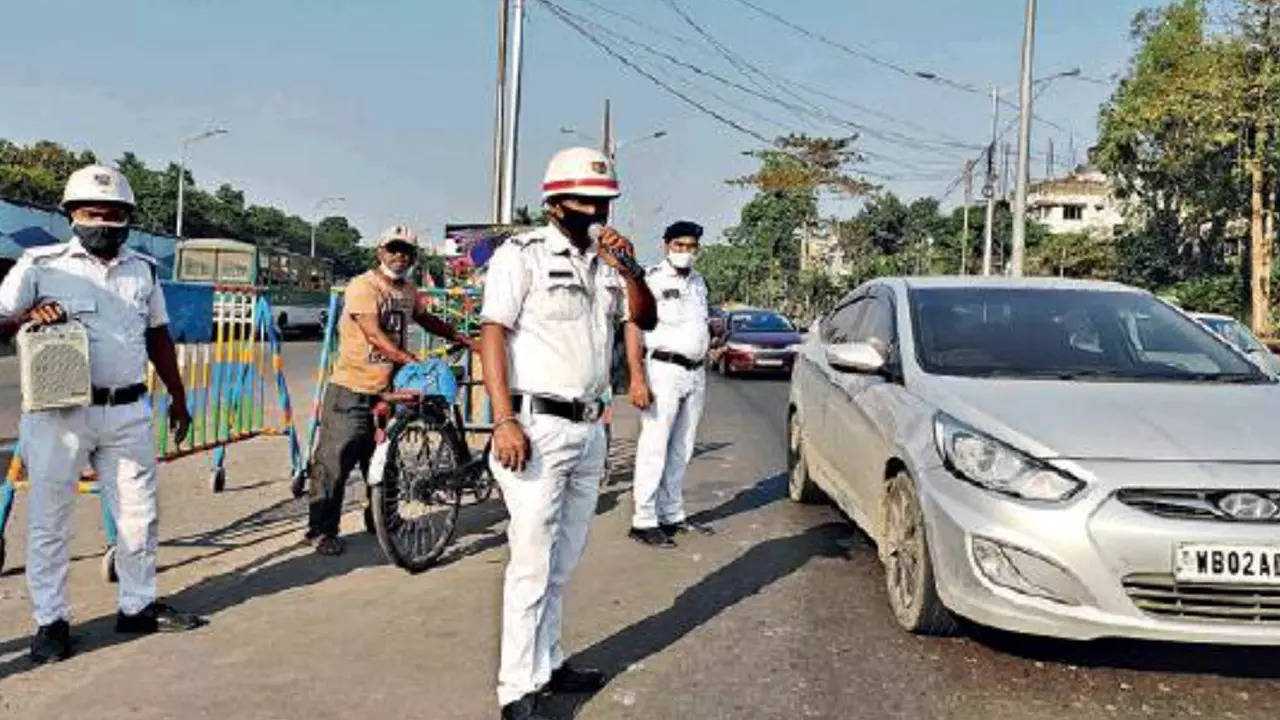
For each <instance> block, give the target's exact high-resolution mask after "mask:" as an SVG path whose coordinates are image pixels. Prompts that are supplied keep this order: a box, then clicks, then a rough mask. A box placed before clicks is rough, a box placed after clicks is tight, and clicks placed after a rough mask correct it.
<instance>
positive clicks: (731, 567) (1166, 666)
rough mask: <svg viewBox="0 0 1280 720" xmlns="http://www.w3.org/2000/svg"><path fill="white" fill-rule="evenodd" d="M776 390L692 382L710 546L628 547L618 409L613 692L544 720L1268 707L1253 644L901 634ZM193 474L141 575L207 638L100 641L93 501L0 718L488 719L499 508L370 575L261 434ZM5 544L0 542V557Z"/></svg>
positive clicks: (598, 604)
mask: <svg viewBox="0 0 1280 720" xmlns="http://www.w3.org/2000/svg"><path fill="white" fill-rule="evenodd" d="M295 349H298V350H301V349H302V346H301V344H299V345H297V346H295ZM305 365H306V363H305V362H301V363H300V366H305ZM785 399H786V384H785V382H778V381H769V380H733V381H723V380H721V379H719V378H718V377H713V378H712V380H711V398H710V402H709V404H708V410H707V416H706V420H705V422H704V425H703V429H702V432H701V435H700V439H699V445H698V454H697V457H696V459H695V461H694V464H693V466H692V468H691V471H690V476H689V482H688V492H687V498H688V502H689V505H690V509H691V510H693V511H695V512H696V513H697V514H696V515H695V519H698V520H701V521H704V522H708V523H710V524H711V525H712V526H714V527H715V528H716V529H717V530H718V534H717V535H715V536H714V537H701V536H697V537H689V538H687V539H683V540H682V541H681V545H680V547H679V548H678V549H676V550H672V551H658V550H652V549H649V548H644V547H641V546H638V545H636V544H635V543H634V542H631V541H630V540H628V539H627V538H626V536H625V532H626V528H627V526H628V523H629V515H630V496H629V493H628V489H629V483H630V477H629V472H628V469H629V465H630V458H629V457H628V453H629V452H630V450H631V449H632V448H633V447H634V435H635V430H636V417H635V415H634V413H633V412H631V411H626V410H623V411H621V412H620V413H619V418H618V432H617V437H618V442H617V444H616V446H615V448H614V449H615V466H616V472H615V474H614V476H613V477H612V478H611V480H610V482H609V483H608V484H607V485H606V486H605V487H604V488H603V492H602V495H601V501H600V506H599V509H598V513H597V518H596V521H595V524H594V526H593V529H592V536H591V541H590V545H589V547H588V549H587V553H586V557H585V558H584V561H583V563H582V566H581V567H580V568H579V571H578V573H577V575H576V577H575V579H574V581H573V583H572V585H571V587H570V591H569V597H568V601H567V608H566V619H565V637H566V641H567V646H568V647H569V648H571V649H572V650H573V651H574V660H575V661H578V662H582V663H587V664H595V665H598V666H601V667H604V668H606V669H608V670H609V671H611V672H612V673H614V677H613V679H612V681H611V682H610V683H609V685H608V687H606V688H605V689H604V690H603V691H602V692H600V693H598V694H596V695H594V696H591V697H576V698H563V699H559V700H557V701H556V702H555V703H554V704H553V707H552V710H553V712H554V714H555V716H556V717H562V718H567V717H580V718H636V719H640V718H644V719H656V718H671V719H673V720H675V719H681V720H683V719H685V718H700V719H701V718H964V719H968V718H973V719H975V720H976V719H978V718H983V719H986V718H1015V719H1020V718H1027V719H1031V718H1035V719H1036V720H1044V719H1048V718H1064V719H1066V718H1071V719H1073V720H1077V719H1079V718H1117V717H1119V718H1145V717H1158V718H1183V717H1209V718H1264V717H1265V718H1270V717H1273V716H1274V712H1275V710H1274V709H1275V707H1276V706H1278V705H1280V689H1278V687H1280V686H1278V685H1277V683H1276V681H1275V678H1276V677H1277V675H1280V652H1277V651H1273V650H1267V649H1234V648H1227V647H1206V646H1187V645H1169V644H1158V643H1135V642H1125V641H1108V642H1101V643H1069V642H1059V641H1051V640H1045V639H1038V638H1030V637H1022V636H1012V635H1008V634H1004V633H999V632H995V631H991V630H984V629H981V628H969V629H967V630H966V632H965V633H964V634H963V635H961V636H959V637H955V638H946V639H931V638H918V637H914V636H910V635H907V634H905V633H903V632H901V631H900V630H898V629H897V627H896V626H895V625H894V622H893V619H892V617H891V614H890V612H889V610H888V608H887V605H886V603H885V600H884V591H883V573H882V570H881V568H880V565H879V562H878V560H877V559H876V554H875V549H874V548H873V547H872V546H871V545H870V544H869V543H868V542H867V541H866V539H865V538H864V536H862V535H861V534H860V533H859V532H858V531H857V530H856V529H854V528H853V527H852V526H851V525H850V524H849V523H848V522H847V521H846V520H845V519H844V518H843V517H842V516H841V515H840V513H838V512H837V511H836V510H834V509H833V508H830V507H822V506H817V507H814V506H797V505H793V504H791V503H789V502H788V501H787V500H786V499H785V490H786V480H785V477H784V475H783V474H782V473H783V458H784V452H783V451H784V443H783V429H784V428H783V420H784V418H783V409H784V403H785ZM200 462H202V461H200V460H196V459H191V460H190V461H180V462H179V463H174V464H171V465H166V466H165V470H164V475H163V477H162V481H163V485H162V503H163V507H164V513H165V514H164V515H163V516H162V534H163V543H162V548H161V565H162V568H163V573H162V575H161V578H160V582H161V587H162V590H163V591H164V592H166V593H168V594H169V596H170V598H171V599H172V601H173V602H175V603H178V604H181V605H183V606H184V607H190V608H194V609H198V610H200V611H201V612H204V613H207V614H208V615H209V617H210V619H211V621H212V622H211V625H210V626H209V627H207V628H205V629H203V630H200V631H198V632H196V633H191V634H188V635H183V636H166V637H153V638H146V639H141V640H133V641H122V640H121V639H120V638H118V637H117V636H115V635H114V634H113V633H112V632H111V631H110V617H111V612H112V597H111V595H110V592H109V591H108V590H107V589H106V588H105V587H104V586H103V585H102V584H101V583H100V582H99V581H98V580H97V577H96V567H97V550H98V540H97V537H96V533H95V532H94V525H95V523H96V516H95V508H94V507H93V505H92V503H90V502H89V501H82V502H81V503H79V504H78V505H77V510H76V521H77V526H78V528H79V529H80V530H82V531H83V532H81V537H80V538H79V539H78V540H77V544H76V546H75V548H74V552H75V554H76V557H77V560H76V562H75V563H74V567H73V570H72V586H73V590H74V593H75V599H76V604H77V605H76V606H77V622H76V623H75V626H76V631H77V633H78V634H79V635H80V636H81V637H82V641H81V644H80V654H79V655H77V656H76V657H75V658H73V659H72V660H71V661H69V662H66V663H63V664H61V665H58V666H54V667H48V668H38V669H33V668H31V667H30V666H29V665H28V664H27V662H26V660H25V659H24V658H23V657H22V653H23V648H24V646H25V643H26V641H27V637H28V633H29V631H30V628H29V625H28V622H29V621H28V619H27V616H26V613H27V604H26V599H25V586H24V585H23V583H22V579H21V577H20V576H19V575H17V574H15V573H14V572H13V571H7V572H6V573H5V575H4V576H2V577H0V716H3V717H15V718H16V717H22V718H54V717H57V718H62V717H97V716H100V715H101V714H102V712H103V708H110V709H111V715H112V716H113V717H126V718H179V717H181V718H184V719H185V718H197V717H209V718H225V717H236V718H239V719H252V718H317V719H320V718H335V719H336V718H350V717H390V718H427V719H429V720H435V719H440V720H446V719H447V720H452V719H455V718H464V719H469V718H493V717H496V716H497V714H496V708H495V707H494V700H493V694H492V693H493V676H494V673H495V671H496V663H497V642H498V608H499V591H500V587H501V572H502V567H503V564H504V562H505V559H506V552H505V549H504V547H503V546H504V543H505V538H504V536H503V534H502V526H503V519H504V518H503V513H502V511H501V507H500V505H498V504H496V503H493V504H490V505H487V506H477V507H473V508H470V509H469V510H468V511H467V515H466V517H465V518H464V529H463V532H462V534H461V536H460V537H459V538H458V540H457V542H456V544H455V546H454V548H453V549H452V551H451V552H450V554H449V556H448V558H447V561H446V562H445V563H444V564H443V565H441V566H440V567H437V568H434V569H432V570H430V571H428V572H426V573H423V574H420V575H417V576H410V575H407V574H405V573H403V572H402V571H400V570H397V569H395V568H392V567H389V566H387V565H386V563H385V562H384V560H383V559H382V557H381V555H380V553H379V551H378V549H377V546H376V543H375V542H373V540H372V539H371V538H369V537H368V536H367V535H364V534H363V533H362V532H361V531H360V520H359V514H358V512H355V508H354V506H353V511H352V512H351V513H349V514H348V515H347V517H346V518H345V519H344V525H343V527H344V531H346V532H347V533H348V539H349V546H348V547H349V550H348V553H347V554H346V555H345V556H343V557H342V558H339V559H337V560H329V559H322V558H318V557H316V556H315V555H313V554H312V553H310V552H308V551H307V550H306V549H305V548H302V547H300V546H299V545H298V543H297V540H298V536H299V534H300V532H301V527H302V521H303V514H304V512H305V509H304V508H303V507H302V506H301V505H300V504H299V503H297V502H294V501H290V500H289V499H288V498H287V466H286V464H285V463H284V458H283V453H282V452H280V445H279V441H278V440H272V439H261V440H255V441H252V442H251V443H249V444H247V445H246V446H245V447H244V448H243V449H234V450H233V452H232V453H231V456H230V465H229V470H230V478H231V480H230V487H229V488H228V492H227V493H225V494H223V495H221V496H217V497H213V496H210V495H209V494H208V493H207V491H205V490H204V488H203V482H202V480H201V479H200V478H199V477H198V476H199V473H198V472H196V471H197V470H199V468H200V467H202V466H201V465H200ZM20 535H21V527H20V526H19V527H15V528H13V529H11V531H10V538H11V540H12V541H16V542H18V543H19V544H20V540H21V538H20Z"/></svg>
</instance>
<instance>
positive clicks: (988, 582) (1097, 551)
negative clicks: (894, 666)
mask: <svg viewBox="0 0 1280 720" xmlns="http://www.w3.org/2000/svg"><path fill="white" fill-rule="evenodd" d="M815 329H816V332H813V333H810V337H809V338H808V339H807V341H806V342H805V343H804V344H803V345H802V346H801V348H800V351H799V354H798V357H797V359H796V367H795V371H794V373H793V375H792V381H791V395H790V404H789V417H790V420H789V429H790V437H789V440H790V448H791V452H790V458H789V461H790V468H791V473H790V492H791V497H792V498H793V499H795V500H797V501H806V500H815V499H818V498H820V497H821V496H822V495H826V496H828V497H830V498H831V499H832V500H833V501H834V502H835V503H836V504H838V505H839V506H840V507H841V508H842V509H843V510H844V511H845V512H846V513H848V515H849V516H850V517H851V518H853V519H854V521H855V522H857V523H858V525H859V526H861V527H862V529H863V530H865V531H866V533H867V534H868V535H869V536H870V537H871V538H872V539H873V540H874V541H875V542H876V544H877V545H878V546H879V552H880V557H881V559H882V561H883V562H884V564H885V567H886V573H885V575H886V586H887V589H888V600H889V604H890V606H891V608H892V610H893V612H894V615H895V617H896V618H897V620H898V622H899V623H900V624H901V625H902V626H903V627H904V628H906V629H907V630H910V631H913V632H920V633H941V632H948V631H950V630H952V629H954V628H955V622H954V621H955V616H957V615H959V616H963V617H967V618H969V619H972V620H974V621H977V622H979V623H982V624H985V625H990V626H994V627H999V628H1004V629H1007V630H1013V631H1018V632H1026V633H1033V634H1042V635H1051V636H1059V637H1067V638H1077V639H1092V638H1098V637H1105V636H1125V637H1135V638H1147V639H1154V640H1176V641H1198V642H1217V643H1238V644H1267V645H1280V443H1277V442H1276V440H1275V438H1276V434H1275V426H1276V422H1277V420H1278V419H1280V385H1278V384H1277V383H1276V381H1275V380H1273V379H1272V378H1271V377H1269V376H1267V375H1266V374H1265V373H1263V372H1262V371H1261V370H1259V368H1258V367H1256V366H1255V365H1253V364H1252V363H1250V362H1249V361H1248V360H1247V359H1246V358H1245V357H1244V356H1243V355H1242V354H1241V353H1239V352H1238V351H1236V350H1235V349H1234V348H1232V347H1231V346H1230V345H1228V344H1227V343H1226V342H1225V341H1223V340H1222V338H1220V337H1219V336H1217V335H1215V334H1213V333H1212V332H1210V331H1209V330H1207V329H1206V328H1205V327H1204V326H1202V325H1200V324H1199V323H1197V322H1195V321H1193V320H1191V319H1189V318H1188V317H1187V316H1186V315H1184V314H1183V313H1182V312H1180V311H1178V310H1175V309H1174V308H1172V307H1171V306H1169V305H1168V304H1166V303H1164V302H1162V301H1160V300H1157V299H1156V298H1155V297H1153V296H1152V295H1150V294H1149V293H1146V292H1143V291H1139V290H1135V289H1133V288H1129V287H1125V286H1123V285H1116V284H1108V283H1094V282H1078V281H1065V280H1053V279H1038V280H1033V279H1025V280H1024V279H981V280H980V279H974V278H928V279H915V278H886V279H881V280H876V281H874V282H871V283H869V284H867V285H865V286H863V287H862V288H860V289H858V290H857V291H855V292H853V293H852V294H851V295H849V296H848V297H846V298H845V299H844V300H843V301H841V302H840V303H839V304H838V305H837V306H836V308H835V309H834V310H833V311H832V312H830V313H828V314H827V315H826V316H824V317H823V318H822V319H821V320H820V321H819V322H818V323H817V325H816V326H815Z"/></svg>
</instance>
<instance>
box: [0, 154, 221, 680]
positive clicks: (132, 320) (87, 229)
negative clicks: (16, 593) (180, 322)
mask: <svg viewBox="0 0 1280 720" xmlns="http://www.w3.org/2000/svg"><path fill="white" fill-rule="evenodd" d="M62 208H63V210H65V211H66V212H67V214H68V215H69V216H70V218H71V228H72V232H73V235H74V236H73V237H72V239H71V240H70V241H69V242H66V243H62V244H58V245H50V246H47V247H41V248H36V249H33V250H28V251H27V252H26V253H25V254H24V255H23V256H22V257H21V259H19V260H18V262H17V264H15V265H14V267H13V269H12V270H10V271H9V274H8V275H7V276H6V277H5V279H4V282H3V283H0V316H3V318H4V319H3V320H2V321H0V334H3V335H4V336H12V335H13V334H15V333H16V332H18V331H19V329H20V327H21V326H22V325H24V324H25V323H27V322H33V323H36V324H46V323H56V322H65V321H66V320H67V319H68V318H70V319H72V320H75V321H77V322H79V323H81V324H83V325H84V327H85V330H86V331H87V333H88V336H89V374H90V382H91V384H92V386H93V403H92V405H90V406H89V407H76V408H64V409H59V410H44V411H38V412H31V413H26V414H24V415H23V417H22V421H21V425H20V427H19V437H20V438H21V448H22V450H21V452H22V459H23V462H24V463H25V464H26V468H27V473H28V475H29V477H30V480H31V488H30V495H29V501H30V506H29V507H28V510H27V514H28V536H27V585H28V587H29V589H30V591H31V601H32V603H33V605H34V606H35V607H34V611H35V612H34V614H35V620H36V624H37V625H38V626H39V627H38V629H37V631H36V636H35V638H34V639H33V640H32V643H31V659H32V660H34V661H35V662H37V663H42V662H47V661H50V660H61V659H65V658H67V657H69V656H70V655H71V637H70V627H69V625H68V622H67V621H68V619H69V618H70V611H71V608H70V606H69V604H68V600H67V570H68V566H69V563H70V557H69V549H68V541H69V539H70V535H71V509H72V504H73V502H74V500H75V493H76V481H77V480H78V479H79V476H80V470H81V468H83V467H85V466H86V465H87V464H92V466H93V468H94V470H95V471H96V472H97V474H98V481H99V484H100V487H101V489H102V492H103V496H104V499H105V501H106V504H107V508H108V509H109V510H110V512H111V515H112V517H113V518H115V521H116V526H117V528H118V535H117V541H116V557H115V567H116V573H117V574H118V575H119V608H120V609H119V612H118V613H117V615H116V631H117V632H120V633H152V632H156V631H159V630H185V629H192V628H194V627H198V626H199V625H200V624H202V621H201V620H200V619H199V618H196V617H194V616H192V615H187V614H184V613H180V612H177V611H175V610H173V609H172V608H170V607H169V606H167V605H165V604H163V603H158V602H156V544H157V537H158V535H157V511H156V458H155V444H154V440H153V439H152V438H153V435H152V430H151V406H150V403H148V402H147V401H146V386H145V385H144V384H143V379H144V378H145V376H146V371H147V360H148V359H150V361H151V362H152V364H154V365H155V368H156V373H157V375H159V376H160V379H161V380H162V381H163V382H164V384H165V386H166V387H167V388H168V389H169V393H170V395H171V397H172V398H173V403H172V409H171V410H170V417H169V419H170V422H171V423H172V425H173V429H174V435H175V436H176V437H177V438H178V439H181V438H183V437H185V436H186V433H187V430H188V429H189V428H190V425H191V417H190V415H189V414H188V412H187V406H186V393H185V391H184V389H183V386H182V378H181V375H180V374H179V372H178V363H177V356H176V353H175V352H174V346H173V341H172V339H171V338H170V337H169V331H168V322H169V320H168V314H167V313H166V310H165V304H164V295H163V293H162V291H161V289H160V284H159V282H158V281H157V277H156V266H155V260H153V259H152V258H150V257H148V256H146V255H143V254H141V253H137V252H134V251H132V250H130V249H128V248H125V247H124V242H125V240H126V238H127V237H128V234H129V217H130V215H131V214H132V212H133V209H134V199H133V191H132V189H131V188H130V187H129V181H128V180H126V179H125V177H124V175H122V174H120V173H119V172H118V171H116V170H114V169H112V168H109V167H103V166H98V165H91V166H89V167H85V168H81V169H80V170H77V171H76V172H75V173H73V174H72V175H71V177H70V179H68V181H67V186H66V190H65V192H64V194H63V200H62Z"/></svg>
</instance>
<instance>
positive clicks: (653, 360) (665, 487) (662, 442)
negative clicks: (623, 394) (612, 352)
mask: <svg viewBox="0 0 1280 720" xmlns="http://www.w3.org/2000/svg"><path fill="white" fill-rule="evenodd" d="M662 238H663V244H664V249H665V251H666V259H665V260H663V261H662V262H661V263H659V264H658V265H657V266H656V267H654V268H652V269H650V270H649V272H648V274H647V275H646V277H645V281H646V282H647V283H648V284H649V289H650V290H652V291H653V295H654V297H655V298H656V299H657V303H658V326H657V327H656V328H654V329H653V330H652V331H650V332H647V333H644V334H643V335H642V334H641V333H640V331H639V330H637V329H636V328H635V327H634V326H631V325H628V327H627V356H628V362H629V365H630V368H631V392H630V395H631V402H632V403H633V404H634V405H635V406H636V407H638V408H640V410H641V411H642V412H641V415H640V439H639V440H638V441H637V443H636V467H635V478H634V483H633V485H632V494H633V496H634V501H635V512H634V513H633V514H632V517H631V532H630V534H631V537H632V538H634V539H635V540H636V541H638V542H641V543H644V544H646V545H650V546H654V547H675V540H674V539H673V536H675V535H677V534H679V533H684V532H688V531H689V530H696V531H698V532H701V533H703V534H711V532H712V531H711V529H710V528H708V527H705V526H702V525H699V524H696V523H691V522H689V520H688V518H686V516H685V512H684V473H685V469H686V468H687V467H688V466H689V459H690V458H692V457H693V445H694V440H695V439H696V438H697V436H698V422H699V420H701V418H702V408H703V405H704V404H705V402H706V396H707V371H706V367H705V366H706V357H707V350H708V348H709V346H710V343H711V335H710V332H709V330H708V328H707V284H706V282H704V281H703V279H702V276H701V275H699V274H698V272H697V271H696V270H694V269H693V261H694V257H695V255H696V254H697V252H698V249H699V243H700V241H701V238H702V228H701V227H700V226H699V225H698V224H696V223H692V222H688V221H681V222H677V223H674V224H672V225H671V226H670V227H668V228H667V230H666V232H664V233H663V235H662Z"/></svg>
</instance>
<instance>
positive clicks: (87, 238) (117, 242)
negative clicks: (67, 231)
mask: <svg viewBox="0 0 1280 720" xmlns="http://www.w3.org/2000/svg"><path fill="white" fill-rule="evenodd" d="M71 230H72V232H74V233H75V234H76V237H78V238H80V244H81V245H83V246H84V249H85V250H88V251H89V252H91V253H93V254H95V255H112V254H115V253H117V252H119V251H120V246H121V245H124V241H125V240H127V239H129V226H128V225H81V224H78V223H77V224H75V225H72V226H71Z"/></svg>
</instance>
